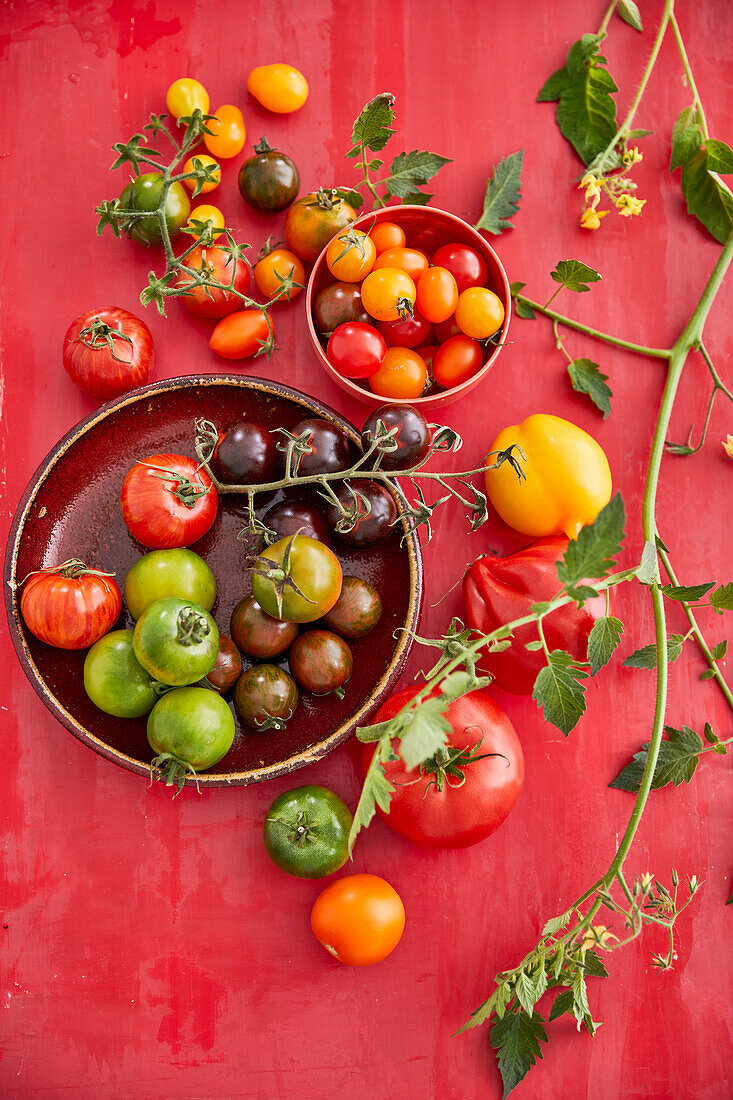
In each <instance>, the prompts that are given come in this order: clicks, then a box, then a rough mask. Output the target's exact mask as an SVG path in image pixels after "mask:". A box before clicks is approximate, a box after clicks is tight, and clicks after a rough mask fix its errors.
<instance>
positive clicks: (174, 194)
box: [120, 172, 191, 246]
mask: <svg viewBox="0 0 733 1100" xmlns="http://www.w3.org/2000/svg"><path fill="white" fill-rule="evenodd" d="M162 192H163V176H162V174H161V173H160V172H144V173H143V174H142V175H141V176H137V178H136V179H134V180H130V182H129V183H128V184H127V185H126V186H125V187H124V188H123V190H122V194H121V195H120V205H121V206H122V207H123V208H124V209H125V210H139V211H140V212H141V213H144V212H145V211H149V210H157V209H158V206H159V205H160V197H161V194H162ZM190 213H191V203H190V202H189V199H188V195H187V193H186V189H185V187H184V186H183V184H181V183H172V184H171V185H170V187H169V188H168V194H167V195H166V200H165V223H166V225H167V226H168V233H169V235H170V237H171V238H173V237H175V236H177V234H178V231H179V230H180V229H181V227H182V226H184V225H185V224H186V222H187V221H188V216H189V214H190ZM130 236H131V237H132V238H133V239H134V240H136V241H139V242H140V244H144V245H147V246H151V245H159V244H162V242H163V237H162V234H161V232H160V225H159V224H158V220H157V218H141V219H140V220H139V221H138V222H136V224H135V225H134V226H133V227H132V229H130Z"/></svg>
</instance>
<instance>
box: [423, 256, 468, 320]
mask: <svg viewBox="0 0 733 1100" xmlns="http://www.w3.org/2000/svg"><path fill="white" fill-rule="evenodd" d="M416 304H417V308H418V309H419V310H420V312H421V313H422V315H423V317H425V318H427V320H428V321H431V322H434V323H435V324H440V322H441V321H447V320H448V318H449V317H451V316H452V315H453V311H454V310H455V308H456V306H457V305H458V287H457V286H456V281H455V279H454V278H453V276H452V275H451V273H450V271H448V270H447V269H446V268H445V267H429V268H428V270H427V271H426V272H425V274H424V275H423V276H422V277H421V278H420V281H419V283H418V284H417V299H416Z"/></svg>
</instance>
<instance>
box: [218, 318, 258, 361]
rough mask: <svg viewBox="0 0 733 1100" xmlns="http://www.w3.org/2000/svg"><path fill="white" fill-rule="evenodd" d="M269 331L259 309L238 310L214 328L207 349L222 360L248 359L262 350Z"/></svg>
mask: <svg viewBox="0 0 733 1100" xmlns="http://www.w3.org/2000/svg"><path fill="white" fill-rule="evenodd" d="M269 335H270V330H269V328H268V325H267V318H266V317H265V315H264V313H263V312H262V310H261V309H240V310H238V311H237V312H236V313H230V314H229V316H228V317H224V318H223V319H222V320H221V321H219V324H218V325H217V326H216V328H215V329H214V331H213V332H212V334H211V339H210V340H209V347H210V348H211V350H212V351H215V352H216V354H217V355H221V357H222V359H249V358H250V357H251V356H252V355H257V353H258V352H259V351H260V350H261V348H262V343H263V342H264V341H266V340H267V339H268V337H269Z"/></svg>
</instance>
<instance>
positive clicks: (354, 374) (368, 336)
mask: <svg viewBox="0 0 733 1100" xmlns="http://www.w3.org/2000/svg"><path fill="white" fill-rule="evenodd" d="M386 353H387V344H386V342H385V339H384V337H383V336H382V334H381V333H380V332H377V330H376V329H375V328H372V326H371V325H364V324H362V323H361V321H347V322H346V323H345V324H343V325H339V327H338V328H337V329H336V331H335V332H334V333H332V335H331V339H330V340H329V341H328V348H327V350H326V354H327V355H328V361H329V363H330V364H331V366H332V367H333V368H334V370H337V371H338V372H339V374H341V375H343V377H344V378H370V377H371V375H373V374H376V373H377V371H378V370H379V368H380V367H381V365H382V360H383V359H384V357H385V355H386Z"/></svg>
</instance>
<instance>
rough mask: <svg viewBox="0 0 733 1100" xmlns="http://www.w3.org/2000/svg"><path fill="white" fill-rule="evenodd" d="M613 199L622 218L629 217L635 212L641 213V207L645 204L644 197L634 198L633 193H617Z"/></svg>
mask: <svg viewBox="0 0 733 1100" xmlns="http://www.w3.org/2000/svg"><path fill="white" fill-rule="evenodd" d="M614 201H615V203H616V209H617V210H618V212H619V214H620V215H621V217H622V218H631V217H633V216H634V215H635V214H641V210H642V207H643V206H645V205H646V199H635V198H634V196H633V195H619V197H618V198H617V199H615V200H614Z"/></svg>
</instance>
